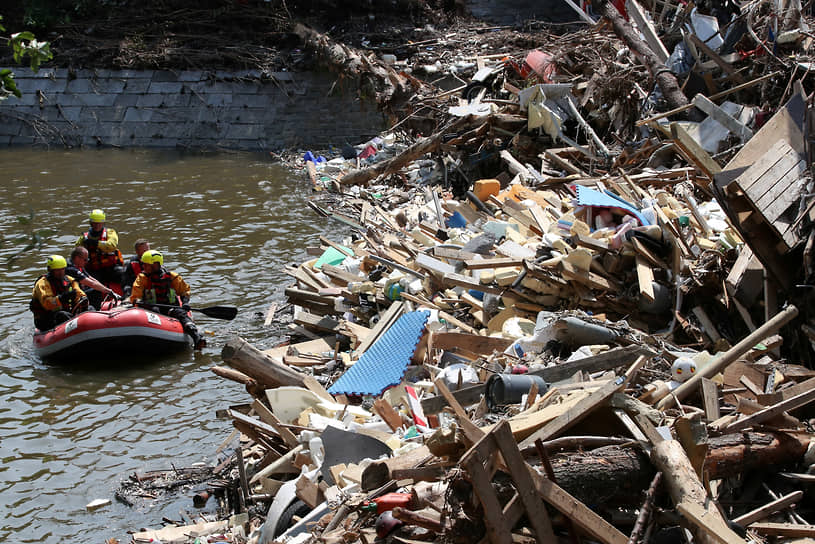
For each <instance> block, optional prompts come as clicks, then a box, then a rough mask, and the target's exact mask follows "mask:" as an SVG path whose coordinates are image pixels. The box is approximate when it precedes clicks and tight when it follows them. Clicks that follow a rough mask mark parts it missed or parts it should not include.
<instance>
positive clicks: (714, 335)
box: [691, 306, 722, 342]
mask: <svg viewBox="0 0 815 544" xmlns="http://www.w3.org/2000/svg"><path fill="white" fill-rule="evenodd" d="M691 312H692V313H693V315H694V316H696V319H698V320H699V323H701V324H702V328H703V329H704V333H705V334H707V336H708V338H710V339H711V340H712V341H713V342H718V341H719V340H721V338H722V335H721V334H719V331H718V330H717V329H716V325H715V323H713V320H712V319H710V317H709V316H708V315H707V312H706V311H705V310H704V308H702V307H701V306H695V307H693V308H692V309H691Z"/></svg>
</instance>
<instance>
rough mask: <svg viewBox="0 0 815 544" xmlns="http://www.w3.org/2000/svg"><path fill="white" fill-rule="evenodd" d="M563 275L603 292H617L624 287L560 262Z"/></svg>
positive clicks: (567, 278) (565, 277)
mask: <svg viewBox="0 0 815 544" xmlns="http://www.w3.org/2000/svg"><path fill="white" fill-rule="evenodd" d="M560 269H561V275H562V276H563V278H564V279H566V280H573V281H576V282H578V283H580V284H582V285H585V286H586V287H589V288H591V289H600V290H602V291H617V290H619V289H620V288H621V287H622V286H621V285H620V284H619V283H618V282H616V281H614V280H609V279H606V278H604V277H603V276H600V275H599V274H595V273H594V272H586V271H583V270H579V269H578V268H577V267H576V266H574V265H573V264H571V263H568V262H566V261H560Z"/></svg>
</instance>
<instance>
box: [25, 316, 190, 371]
mask: <svg viewBox="0 0 815 544" xmlns="http://www.w3.org/2000/svg"><path fill="white" fill-rule="evenodd" d="M106 306H109V305H107V304H106V305H103V308H104V307H106ZM189 347H192V337H190V335H188V334H187V333H185V332H184V328H183V327H182V325H181V322H180V321H178V320H177V319H174V318H172V317H167V316H166V315H161V314H157V313H153V312H149V311H147V310H144V309H142V308H134V307H132V306H114V307H109V308H108V309H104V310H103V311H100V312H84V313H81V314H79V315H77V316H76V317H74V318H73V319H70V320H69V321H66V322H65V323H62V324H60V325H57V326H56V327H55V328H53V329H51V330H49V331H35V332H34V351H35V352H36V353H37V355H39V356H40V357H41V358H43V359H49V360H70V359H76V358H78V357H83V356H86V355H91V356H94V355H95V356H99V355H104V354H111V355H113V354H116V355H121V354H126V355H128V356H130V355H138V354H143V353H150V354H151V355H161V354H163V353H168V352H172V351H178V350H182V349H186V348H189Z"/></svg>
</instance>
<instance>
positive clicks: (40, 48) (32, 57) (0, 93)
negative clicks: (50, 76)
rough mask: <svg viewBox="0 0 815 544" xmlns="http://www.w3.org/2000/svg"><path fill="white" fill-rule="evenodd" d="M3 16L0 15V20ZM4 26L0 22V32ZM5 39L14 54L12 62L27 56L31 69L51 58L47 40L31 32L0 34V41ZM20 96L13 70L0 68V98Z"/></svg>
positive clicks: (37, 68) (19, 62)
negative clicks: (9, 34)
mask: <svg viewBox="0 0 815 544" xmlns="http://www.w3.org/2000/svg"><path fill="white" fill-rule="evenodd" d="M2 19H3V17H2V16H0V21H2ZM5 31H6V29H5V27H4V26H3V25H2V24H0V32H5ZM2 40H5V41H6V43H7V44H8V45H9V46H10V47H11V50H12V52H13V54H14V62H16V63H17V64H21V63H22V62H23V59H24V58H25V57H28V61H29V67H30V68H31V69H32V70H33V71H35V72H36V71H37V70H39V68H40V64H42V63H43V62H46V61H48V60H51V58H52V57H53V55H52V54H51V46H50V44H49V43H48V42H41V41H39V40H37V38H36V37H35V36H34V34H33V33H31V32H27V31H26V32H17V33H14V34H12V35H11V36H10V37H5V36H0V41H2ZM11 95H14V96H16V97H18V98H19V97H20V96H21V93H20V90H19V89H18V88H17V84H16V83H15V81H14V72H12V71H11V70H10V69H8V68H4V69H2V70H0V100H5V99H6V98H8V97H9V96H11Z"/></svg>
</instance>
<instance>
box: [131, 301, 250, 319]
mask: <svg viewBox="0 0 815 544" xmlns="http://www.w3.org/2000/svg"><path fill="white" fill-rule="evenodd" d="M138 306H142V307H145V306H146V307H148V308H149V307H150V306H154V307H156V308H168V309H169V308H181V306H173V305H170V304H150V303H147V302H140V303H139V304H138ZM185 309H187V310H191V311H193V312H201V313H202V314H204V315H206V316H209V317H214V318H216V319H226V320H232V319H235V316H236V315H238V309H237V308H236V307H234V306H210V307H209V308H189V307H187V308H185Z"/></svg>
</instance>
